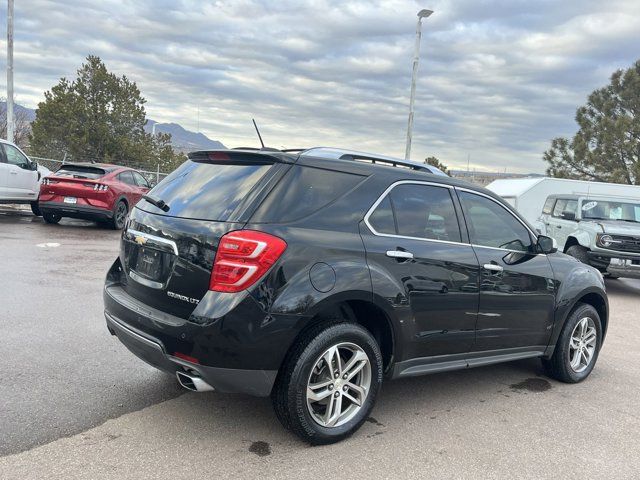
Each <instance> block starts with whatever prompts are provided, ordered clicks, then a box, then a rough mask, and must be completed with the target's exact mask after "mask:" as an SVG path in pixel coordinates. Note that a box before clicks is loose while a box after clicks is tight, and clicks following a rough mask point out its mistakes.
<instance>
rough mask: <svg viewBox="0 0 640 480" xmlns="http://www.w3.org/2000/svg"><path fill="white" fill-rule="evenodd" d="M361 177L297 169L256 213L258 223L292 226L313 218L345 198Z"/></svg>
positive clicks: (270, 194) (281, 182)
mask: <svg viewBox="0 0 640 480" xmlns="http://www.w3.org/2000/svg"><path fill="white" fill-rule="evenodd" d="M362 180H363V177H362V176H360V175H355V174H351V173H345V172H337V171H334V170H325V169H321V168H315V167H308V166H302V165H294V166H293V167H291V169H290V170H289V171H288V172H287V174H286V175H285V177H284V178H283V179H282V180H281V181H280V182H278V184H277V185H276V186H275V188H274V189H273V190H272V191H271V193H269V195H268V196H267V198H266V199H265V200H264V201H263V202H262V204H261V205H260V207H258V210H257V211H256V212H255V213H254V216H253V217H252V221H254V222H265V223H271V222H292V221H295V220H299V219H301V218H304V217H307V216H309V215H312V214H313V213H315V212H317V211H318V210H320V209H322V208H324V207H326V206H327V205H329V204H330V203H331V202H333V201H335V200H337V199H339V198H340V197H342V196H343V195H345V194H346V193H347V192H349V190H351V189H352V188H353V187H355V186H356V185H357V184H358V183H360V182H361V181H362Z"/></svg>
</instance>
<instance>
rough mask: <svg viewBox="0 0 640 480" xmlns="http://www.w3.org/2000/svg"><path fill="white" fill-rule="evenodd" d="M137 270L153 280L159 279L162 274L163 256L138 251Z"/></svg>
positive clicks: (157, 253)
mask: <svg viewBox="0 0 640 480" xmlns="http://www.w3.org/2000/svg"><path fill="white" fill-rule="evenodd" d="M135 270H136V272H137V273H140V274H142V275H144V276H145V277H147V278H150V279H152V280H157V279H159V278H160V275H161V272H162V255H161V254H160V252H156V251H154V250H147V249H144V248H141V249H140V250H139V251H138V261H137V262H136V268H135Z"/></svg>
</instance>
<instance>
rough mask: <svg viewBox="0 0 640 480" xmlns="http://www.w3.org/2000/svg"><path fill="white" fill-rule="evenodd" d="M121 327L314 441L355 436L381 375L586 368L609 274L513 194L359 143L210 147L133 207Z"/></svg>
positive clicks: (173, 369) (183, 375)
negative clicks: (511, 365)
mask: <svg viewBox="0 0 640 480" xmlns="http://www.w3.org/2000/svg"><path fill="white" fill-rule="evenodd" d="M104 302H105V316H106V320H107V325H108V328H109V330H110V332H111V333H112V334H114V335H116V336H117V337H118V338H119V339H120V341H121V342H122V343H124V344H125V345H126V346H127V347H128V348H129V349H130V350H131V351H132V352H133V353H135V354H136V355H137V356H139V357H140V358H142V359H143V360H145V361H146V362H148V363H150V364H151V365H153V366H155V367H157V368H159V369H162V370H165V371H167V372H170V373H172V374H175V375H177V378H178V380H179V382H180V383H181V384H182V385H183V386H184V387H185V388H187V389H189V390H194V391H198V392H200V391H208V390H214V391H219V392H242V393H248V394H251V395H258V396H268V395H271V398H272V400H273V405H274V407H275V411H276V414H277V416H278V418H279V419H280V421H281V422H282V424H283V425H284V426H285V427H287V428H289V429H291V430H293V431H294V432H295V433H296V434H298V435H299V436H301V437H302V438H303V439H305V440H307V441H308V442H310V443H313V444H322V443H331V442H335V441H338V440H340V439H342V438H344V437H346V436H347V435H349V434H351V433H352V432H354V431H355V430H356V429H358V427H360V425H361V424H362V422H364V421H365V419H366V418H367V416H368V415H369V413H370V411H371V409H372V408H373V405H374V402H375V400H376V395H377V394H378V391H379V390H380V386H381V384H382V380H383V378H388V379H392V378H401V377H407V376H413V375H422V374H426V373H433V372H441V371H446V370H454V369H462V368H470V367H477V366H482V365H489V364H493V363H498V362H505V361H510V360H517V359H523V358H530V357H540V358H541V359H542V361H543V363H544V365H545V366H546V368H547V370H548V372H549V374H550V375H551V376H553V377H554V378H556V379H559V380H561V381H564V382H579V381H581V380H583V379H584V378H586V377H587V376H588V375H589V373H590V372H591V370H592V369H593V367H594V365H595V363H596V359H597V357H598V352H599V350H600V346H601V345H602V341H603V339H604V336H605V332H606V329H607V318H608V303H607V296H606V294H605V289H604V283H603V279H602V276H601V274H600V273H599V272H598V271H597V270H595V269H594V268H592V267H590V266H588V265H584V264H582V263H579V262H578V261H576V260H575V259H574V258H572V257H569V256H567V255H564V254H562V253H557V252H556V249H555V248H554V244H553V242H552V240H551V239H550V238H548V237H543V236H537V235H536V234H535V233H534V231H533V229H532V228H531V227H530V226H529V225H528V224H527V223H526V222H525V221H524V220H523V219H522V218H521V217H520V216H519V215H518V213H517V212H515V211H514V210H513V209H512V208H511V207H510V206H509V205H508V204H507V203H505V202H503V201H502V200H501V199H500V198H499V197H497V196H495V195H494V194H492V193H491V192H489V191H487V190H485V189H482V188H478V187H475V186H472V185H469V184H467V183H464V182H461V181H457V180H454V179H451V178H449V177H448V176H446V175H444V174H442V172H439V171H435V173H434V170H433V169H432V168H431V167H428V166H426V165H422V164H416V163H411V162H406V161H402V160H398V159H393V158H388V157H380V156H375V155H370V154H363V153H359V152H351V151H344V150H336V149H326V148H313V149H309V150H305V151H296V152H292V151H272V150H259V151H252V150H249V149H243V150H222V151H211V152H197V153H193V154H191V155H190V156H189V160H188V161H186V162H185V163H184V164H183V165H182V166H181V167H180V168H178V169H177V170H176V171H174V172H173V173H172V174H171V175H169V176H168V177H167V178H166V179H164V180H163V181H162V182H161V183H160V184H158V185H157V186H156V187H155V188H154V189H153V190H152V191H151V192H150V193H149V195H148V196H147V197H145V199H143V200H141V201H140V202H139V203H138V204H137V205H136V207H135V208H134V209H133V210H132V211H131V215H130V218H129V219H128V222H127V224H126V226H125V229H124V231H123V234H122V243H121V250H120V256H119V258H118V259H117V260H116V261H115V263H114V264H113V266H112V267H111V269H110V270H109V273H108V275H107V279H106V284H105V288H104Z"/></svg>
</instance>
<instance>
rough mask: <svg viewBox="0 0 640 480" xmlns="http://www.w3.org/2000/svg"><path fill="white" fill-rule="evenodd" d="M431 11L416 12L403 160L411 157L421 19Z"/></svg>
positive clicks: (431, 11)
mask: <svg viewBox="0 0 640 480" xmlns="http://www.w3.org/2000/svg"><path fill="white" fill-rule="evenodd" d="M432 13H433V10H420V11H419V12H418V25H417V26H416V45H415V48H414V51H413V73H412V74H411V96H410V97H409V123H408V125H407V147H406V149H405V151H404V159H405V160H409V157H410V156H411V137H412V135H413V104H414V103H415V100H416V80H417V78H418V63H419V62H420V38H421V37H422V19H423V18H427V17H428V16H429V15H431V14H432Z"/></svg>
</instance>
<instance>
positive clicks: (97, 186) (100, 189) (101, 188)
mask: <svg viewBox="0 0 640 480" xmlns="http://www.w3.org/2000/svg"><path fill="white" fill-rule="evenodd" d="M93 189H94V190H96V191H98V192H106V191H107V190H109V186H108V185H103V184H101V183H96V184H95V185H94V186H93Z"/></svg>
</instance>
